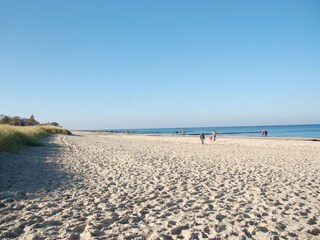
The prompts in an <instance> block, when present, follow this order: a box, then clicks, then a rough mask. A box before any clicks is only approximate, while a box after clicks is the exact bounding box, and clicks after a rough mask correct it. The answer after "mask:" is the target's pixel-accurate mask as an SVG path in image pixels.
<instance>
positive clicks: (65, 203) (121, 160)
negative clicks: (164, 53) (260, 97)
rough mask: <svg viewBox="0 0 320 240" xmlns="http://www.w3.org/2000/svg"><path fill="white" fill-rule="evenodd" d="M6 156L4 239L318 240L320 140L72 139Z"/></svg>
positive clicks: (2, 167) (1, 179) (2, 162)
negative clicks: (203, 141) (212, 141)
mask: <svg viewBox="0 0 320 240" xmlns="http://www.w3.org/2000/svg"><path fill="white" fill-rule="evenodd" d="M73 133H74V135H72V136H65V135H57V136H53V137H50V138H47V139H45V140H44V141H45V146H43V147H36V148H28V149H25V150H23V151H21V153H20V154H8V153H0V239H7V238H8V239H320V219H319V216H320V142H319V141H305V140H301V139H275V138H244V137H237V138H235V137H223V138H222V137H219V136H218V139H217V141H216V142H214V143H211V142H210V141H209V139H208V137H207V138H206V140H205V144H204V145H201V144H200V139H199V137H198V136H193V137H187V136H185V137H183V136H171V135H167V136H163V135H162V136H146V135H130V134H128V135H126V134H107V133H90V132H80V131H79V132H73Z"/></svg>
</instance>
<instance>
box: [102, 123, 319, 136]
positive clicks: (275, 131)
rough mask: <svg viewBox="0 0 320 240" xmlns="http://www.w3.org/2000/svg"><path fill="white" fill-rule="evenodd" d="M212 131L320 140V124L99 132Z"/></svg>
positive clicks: (159, 132)
mask: <svg viewBox="0 0 320 240" xmlns="http://www.w3.org/2000/svg"><path fill="white" fill-rule="evenodd" d="M212 130H215V131H216V132H217V135H220V136H252V137H259V136H262V130H267V131H268V137H292V138H320V124H306V125H270V126H239V127H236V126H234V127H185V128H140V129H104V130H98V131H105V132H116V133H129V134H130V133H131V134H173V135H199V134H200V133H201V132H203V133H204V134H206V135H211V133H212Z"/></svg>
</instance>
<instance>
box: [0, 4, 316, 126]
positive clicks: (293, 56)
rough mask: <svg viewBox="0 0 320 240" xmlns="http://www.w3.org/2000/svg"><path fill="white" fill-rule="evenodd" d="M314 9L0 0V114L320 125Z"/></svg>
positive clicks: (136, 122) (119, 121) (125, 122)
mask: <svg viewBox="0 0 320 240" xmlns="http://www.w3.org/2000/svg"><path fill="white" fill-rule="evenodd" d="M319 92H320V1H318V0H310V1H302V0H300V1H295V0H283V1H277V0H274V1H272V0H271V1H246V0H245V1H238V0H234V1H231V0H210V1H209V0H203V1H189V0H183V1H182V0H181V1H180V0H176V1H171V0H162V1H156V0H153V1H152V0H148V1H144V0H137V1H131V0H127V1H124V0H96V1H75V0H69V1H63V0H55V1H53V0H51V1H50V0H48V1H40V0H39V1H33V0H29V1H22V0H21V1H16V0H0V114H5V115H9V116H16V115H18V116H21V117H29V116H30V115H31V114H34V115H35V117H36V119H37V120H38V121H40V122H51V121H56V122H58V123H60V124H61V125H63V126H65V127H67V128H69V129H72V130H75V129H115V128H158V127H205V126H207V127H211V126H212V127H214V126H243V125H277V124H312V123H320V107H319V106H320V93H319Z"/></svg>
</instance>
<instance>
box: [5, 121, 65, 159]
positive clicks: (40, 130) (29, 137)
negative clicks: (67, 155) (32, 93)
mask: <svg viewBox="0 0 320 240" xmlns="http://www.w3.org/2000/svg"><path fill="white" fill-rule="evenodd" d="M57 133H60V134H67V135H71V132H70V131H69V130H67V129H64V128H62V127H53V126H36V127H34V126H27V127H20V126H9V125H0V152H1V151H3V152H10V153H17V152H18V151H19V150H20V149H21V148H22V147H24V146H42V143H41V141H40V139H41V138H42V137H44V136H46V135H48V134H57Z"/></svg>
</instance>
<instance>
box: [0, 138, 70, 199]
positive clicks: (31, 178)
mask: <svg viewBox="0 0 320 240" xmlns="http://www.w3.org/2000/svg"><path fill="white" fill-rule="evenodd" d="M43 143H44V146H43V147H30V148H27V149H24V150H22V151H21V152H20V153H19V154H8V153H0V200H1V199H6V198H30V197H31V198H32V195H34V194H35V193H37V192H42V193H48V192H51V191H53V190H54V189H56V188H59V187H67V186H68V182H69V181H70V179H71V177H72V174H70V173H68V172H66V171H64V170H63V165H61V164H60V163H59V157H60V156H61V146H59V145H57V144H55V143H53V141H52V137H47V138H45V139H43Z"/></svg>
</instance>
